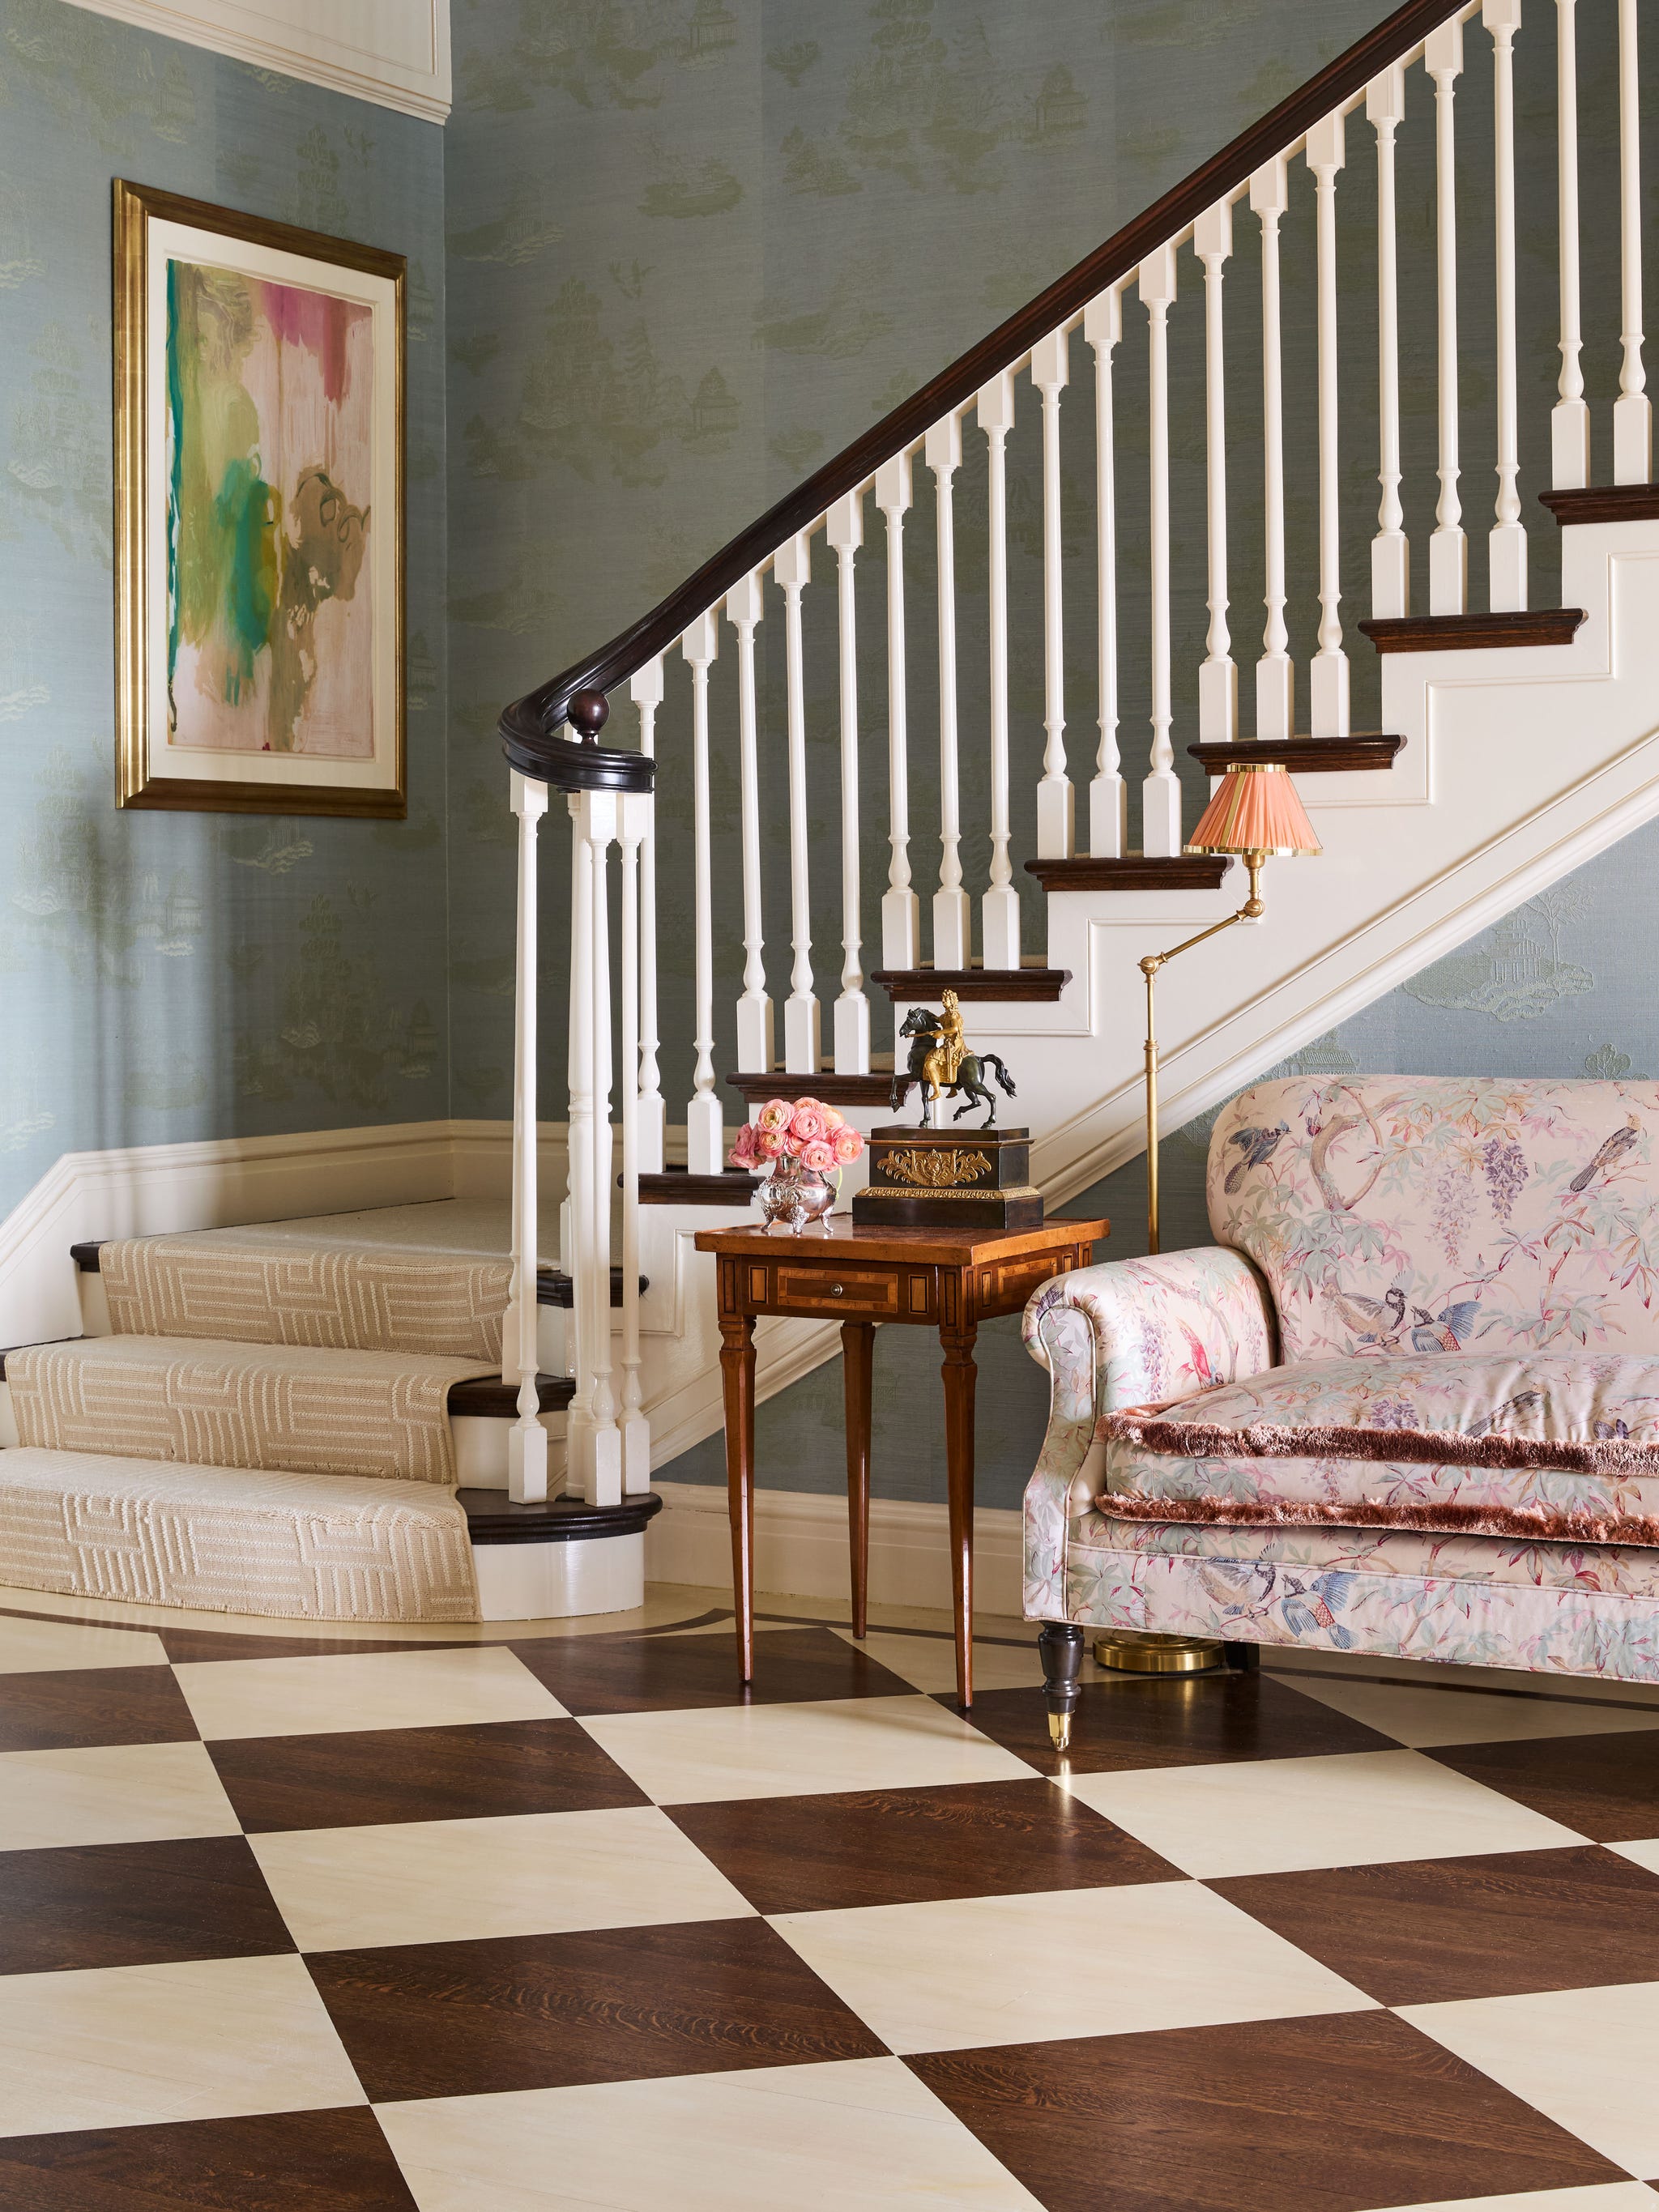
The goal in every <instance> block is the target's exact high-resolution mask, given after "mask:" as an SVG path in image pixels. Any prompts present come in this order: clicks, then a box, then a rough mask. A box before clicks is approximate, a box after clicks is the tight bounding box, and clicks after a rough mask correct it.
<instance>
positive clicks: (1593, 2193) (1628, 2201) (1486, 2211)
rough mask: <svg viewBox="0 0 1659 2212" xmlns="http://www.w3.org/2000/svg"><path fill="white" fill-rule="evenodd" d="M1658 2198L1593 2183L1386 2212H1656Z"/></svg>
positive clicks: (1620, 2185) (1631, 2184) (1627, 2185)
mask: <svg viewBox="0 0 1659 2212" xmlns="http://www.w3.org/2000/svg"><path fill="white" fill-rule="evenodd" d="M1653 2204H1654V2196H1653V2191H1651V2190H1650V2189H1644V2187H1643V2186H1642V2184H1641V2183H1640V2182H1639V2181H1607V2182H1601V2183H1592V2184H1591V2185H1590V2186H1589V2188H1588V2189H1533V2190H1528V2191H1527V2193H1526V2194H1525V2195H1524V2196H1522V2197H1458V2198H1457V2199H1456V2200H1455V2202H1454V2200H1453V2199H1451V2198H1449V2197H1447V2198H1443V2200H1442V2201H1441V2202H1440V2203H1437V2204H1389V2205H1385V2206H1383V2208H1382V2212H1653Z"/></svg>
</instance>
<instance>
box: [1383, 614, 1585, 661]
mask: <svg viewBox="0 0 1659 2212" xmlns="http://www.w3.org/2000/svg"><path fill="white" fill-rule="evenodd" d="M1586 619H1587V616H1586V611H1585V610H1584V609H1583V607H1531V608H1528V609H1524V610H1523V611H1522V612H1521V613H1519V614H1507V615H1495V614H1483V615H1404V616H1398V617H1389V619H1388V620H1386V621H1382V622H1362V623H1360V624H1359V625H1358V627H1359V629H1360V631H1361V633H1362V635H1364V636H1366V637H1368V638H1370V641H1371V643H1372V644H1373V645H1374V646H1375V647H1376V649H1377V651H1378V652H1379V653H1445V652H1449V651H1462V652H1471V651H1473V650H1474V649H1475V648H1476V647H1481V646H1508V645H1571V643H1572V640H1573V635H1574V633H1575V631H1576V630H1577V628H1578V626H1579V624H1580V623H1582V622H1583V621H1585V620H1586Z"/></svg>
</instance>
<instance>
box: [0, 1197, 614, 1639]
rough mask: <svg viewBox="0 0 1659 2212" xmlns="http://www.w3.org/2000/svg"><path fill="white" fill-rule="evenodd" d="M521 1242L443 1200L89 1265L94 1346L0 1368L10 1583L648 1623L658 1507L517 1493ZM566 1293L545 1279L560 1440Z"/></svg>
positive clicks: (541, 1305)
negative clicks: (624, 1616) (508, 1337)
mask: <svg viewBox="0 0 1659 2212" xmlns="http://www.w3.org/2000/svg"><path fill="white" fill-rule="evenodd" d="M72 1256H73V1258H74V1259H75V1261H76V1266H77V1267H78V1269H79V1271H80V1280H81V1284H82V1319H83V1323H84V1327H85V1334H82V1336H80V1337H77V1338H71V1339H69V1340H64V1341H60V1342H57V1343H49V1344H40V1345H32V1346H24V1347H21V1348H20V1349H18V1350H15V1351H12V1352H9V1353H7V1354H6V1355H5V1356H4V1358H3V1359H0V1443H3V1444H4V1445H5V1446H7V1447H8V1449H4V1450H3V1451H0V1582H6V1583H16V1584H21V1585H22V1586H24V1587H26V1588H29V1589H51V1590H58V1591H62V1592H65V1593H68V1594H72V1595H87V1596H94V1597H100V1598H111V1599H118V1600H123V1601H139V1602H143V1603H151V1604H164V1605H173V1606H182V1607H191V1608H194V1609H200V1610H209V1611H230V1612H239V1613H273V1614H283V1615H288V1616H290V1617H294V1618H298V1619H302V1620H349V1621H359V1622H377V1621H401V1620H436V1621H472V1620H515V1619H525V1618H537V1617H544V1616H548V1615H557V1614H563V1613H591V1612H604V1611H611V1610H616V1609H618V1608H621V1607H629V1606H634V1605H638V1604H639V1603H640V1602H641V1599H642V1596H643V1592H644V1540H643V1534H642V1531H643V1528H644V1525H645V1522H646V1521H647V1520H648V1519H649V1517H650V1515H651V1513H652V1511H653V1510H654V1508H655V1501H654V1500H653V1499H650V1498H645V1499H642V1500H641V1501H639V1502H638V1503H637V1504H632V1505H630V1506H629V1507H627V1508H625V1509H623V1510H617V1511H613V1512H611V1513H608V1514H606V1513H602V1512H595V1511H592V1510H590V1509H588V1508H586V1507H585V1506H582V1505H579V1504H574V1503H572V1502H569V1501H560V1500H555V1501H552V1502H544V1503H543V1504H540V1505H534V1504H514V1503H513V1502H512V1501H510V1500H509V1499H508V1498H507V1496H506V1495H505V1492H506V1489H507V1437H508V1435H509V1433H510V1425H512V1424H513V1421H514V1419H515V1415H516V1414H517V1412H518V1395H519V1394H518V1391H517V1390H516V1389H515V1388H513V1386H511V1385H508V1384H506V1383H503V1381H502V1379H501V1342H502V1333H503V1325H504V1321H505V1317H506V1315H507V1304H508V1289H509V1283H510V1274H511V1261H510V1255H509V1254H508V1251H507V1218H506V1214H505V1210H504V1209H503V1208H501V1207H500V1206H489V1205H488V1204H481V1203H476V1202H475V1203H467V1202H462V1201H455V1200H449V1201H439V1202H436V1203H432V1204H426V1205H416V1206H389V1207H384V1208H380V1209H378V1210H377V1211H374V1212H368V1213H362V1214H356V1215H342V1216H333V1217H323V1218H314V1219H310V1220H299V1221H287V1222H275V1223H265V1224H261V1225H253V1226H251V1227H248V1228H243V1229H231V1230H215V1231H203V1232H198V1233H195V1234H187V1235H176V1236H167V1237H134V1238H128V1239H123V1240H119V1241H115V1242H111V1243H87V1244H80V1245H76V1247H74V1248H73V1253H72ZM571 1295H572V1285H570V1282H569V1280H568V1278H566V1277H562V1276H561V1275H559V1274H557V1273H556V1272H555V1271H553V1270H544V1271H543V1274H542V1279H541V1280H540V1282H539V1284H538V1303H537V1316H538V1336H539V1341H540V1346H541V1349H542V1352H543V1354H544V1357H545V1358H547V1359H548V1361H549V1362H550V1367H549V1370H547V1371H541V1372H538V1376H537V1377H536V1393H537V1400H538V1420H540V1421H541V1422H542V1423H543V1424H544V1426H545V1427H546V1429H547V1430H549V1431H551V1432H552V1434H553V1436H554V1437H555V1438H556V1437H560V1436H562V1429H563V1414H564V1409H565V1408H566V1407H568V1404H569V1402H570V1398H571V1395H572V1390H573V1385H572V1383H571V1382H570V1380H569V1378H568V1376H567V1375H565V1374H564V1373H563V1371H562V1368H563V1364H564V1358H565V1346H564V1328H563V1321H564V1316H565V1313H566V1312H567V1311H568V1307H569V1304H570V1298H571Z"/></svg>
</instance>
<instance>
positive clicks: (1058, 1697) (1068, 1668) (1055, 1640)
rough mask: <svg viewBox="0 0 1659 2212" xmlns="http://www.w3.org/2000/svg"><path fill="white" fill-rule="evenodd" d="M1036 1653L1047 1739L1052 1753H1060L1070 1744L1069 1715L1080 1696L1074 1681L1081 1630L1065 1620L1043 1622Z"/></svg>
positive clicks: (1079, 1659)
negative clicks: (1039, 1660)
mask: <svg viewBox="0 0 1659 2212" xmlns="http://www.w3.org/2000/svg"><path fill="white" fill-rule="evenodd" d="M1037 1650H1038V1651H1039V1652H1040V1653H1041V1654H1042V1694H1043V1696H1044V1698H1045V1699H1047V1700H1048V1740H1049V1741H1050V1742H1051V1743H1052V1744H1053V1745H1054V1749H1055V1750H1056V1751H1064V1750H1065V1749H1066V1747H1067V1746H1068V1745H1069V1744H1070V1742H1071V1741H1072V1715H1073V1713H1074V1712H1075V1711H1077V1702H1078V1699H1079V1698H1080V1697H1081V1696H1082V1695H1083V1691H1082V1687H1081V1686H1080V1685H1079V1681H1078V1676H1079V1674H1080V1673H1081V1671H1082V1668H1083V1631H1082V1630H1081V1629H1080V1628H1076V1627H1074V1626H1073V1625H1072V1623H1071V1622H1070V1621H1067V1620H1050V1621H1045V1622H1044V1624H1043V1628H1042V1634H1041V1635H1040V1636H1039V1637H1038V1638H1037Z"/></svg>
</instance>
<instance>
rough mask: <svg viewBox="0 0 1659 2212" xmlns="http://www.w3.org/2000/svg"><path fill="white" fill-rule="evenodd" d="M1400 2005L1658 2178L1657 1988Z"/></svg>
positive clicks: (1639, 1985) (1483, 2066)
mask: <svg viewBox="0 0 1659 2212" xmlns="http://www.w3.org/2000/svg"><path fill="white" fill-rule="evenodd" d="M1396 2009H1397V2010H1398V2012H1399V2014H1400V2016H1401V2019H1402V2020H1408V2021H1411V2023H1412V2025H1413V2027H1419V2028H1421V2030H1422V2031H1423V2033H1424V2034H1425V2035H1431V2036H1432V2037H1433V2038H1434V2039H1435V2041H1436V2042H1437V2043H1442V2044H1443V2045H1445V2047H1446V2048H1447V2050H1448V2051H1455V2052H1456V2054H1457V2056H1458V2057H1460V2058H1463V2059H1467V2060H1468V2063H1469V2064H1470V2065H1471V2066H1477V2067H1479V2068H1480V2071H1481V2072H1482V2073H1483V2074H1486V2075H1491V2077H1492V2080H1493V2081H1499V2082H1501V2083H1502V2084H1503V2086H1504V2088H1506V2089H1510V2090H1512V2091H1513V2092H1514V2093H1515V2094H1516V2096H1517V2097H1523V2098H1525V2100H1526V2101H1527V2102H1528V2104H1529V2105H1534V2106H1537V2108H1538V2110H1539V2111H1540V2112H1544V2113H1546V2114H1547V2115H1548V2117H1549V2118H1551V2119H1553V2120H1554V2121H1556V2122H1557V2123H1558V2124H1559V2125H1560V2126H1562V2127H1564V2128H1565V2129H1567V2130H1569V2131H1570V2132H1571V2134H1573V2135H1576V2136H1578V2137H1579V2139H1580V2140H1581V2141H1582V2142H1587V2143H1588V2144H1589V2146H1590V2148H1591V2149H1592V2150H1599V2151H1600V2152H1601V2155H1602V2156H1603V2157H1604V2158H1610V2159H1611V2160H1613V2164H1614V2165H1615V2166H1623V2167H1624V2169H1625V2171H1626V2172H1627V2173H1631V2174H1638V2175H1642V2176H1644V2177H1646V2178H1648V2179H1651V2178H1652V2177H1654V2176H1655V2175H1659V2098H1656V2096H1655V2095H1654V2059H1655V2054H1656V2052H1659V1982H1621V1983H1619V1984H1615V1985H1614V1986H1613V1987H1612V1988H1604V1989H1593V1990H1549V1991H1547V1993H1545V1994H1544V1995H1542V1996H1519V1997H1481V1998H1474V1999H1469V2000H1466V2001H1465V2002H1462V2003H1457V2004H1431V2005H1401V2006H1399V2007H1397V2008H1396Z"/></svg>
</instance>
